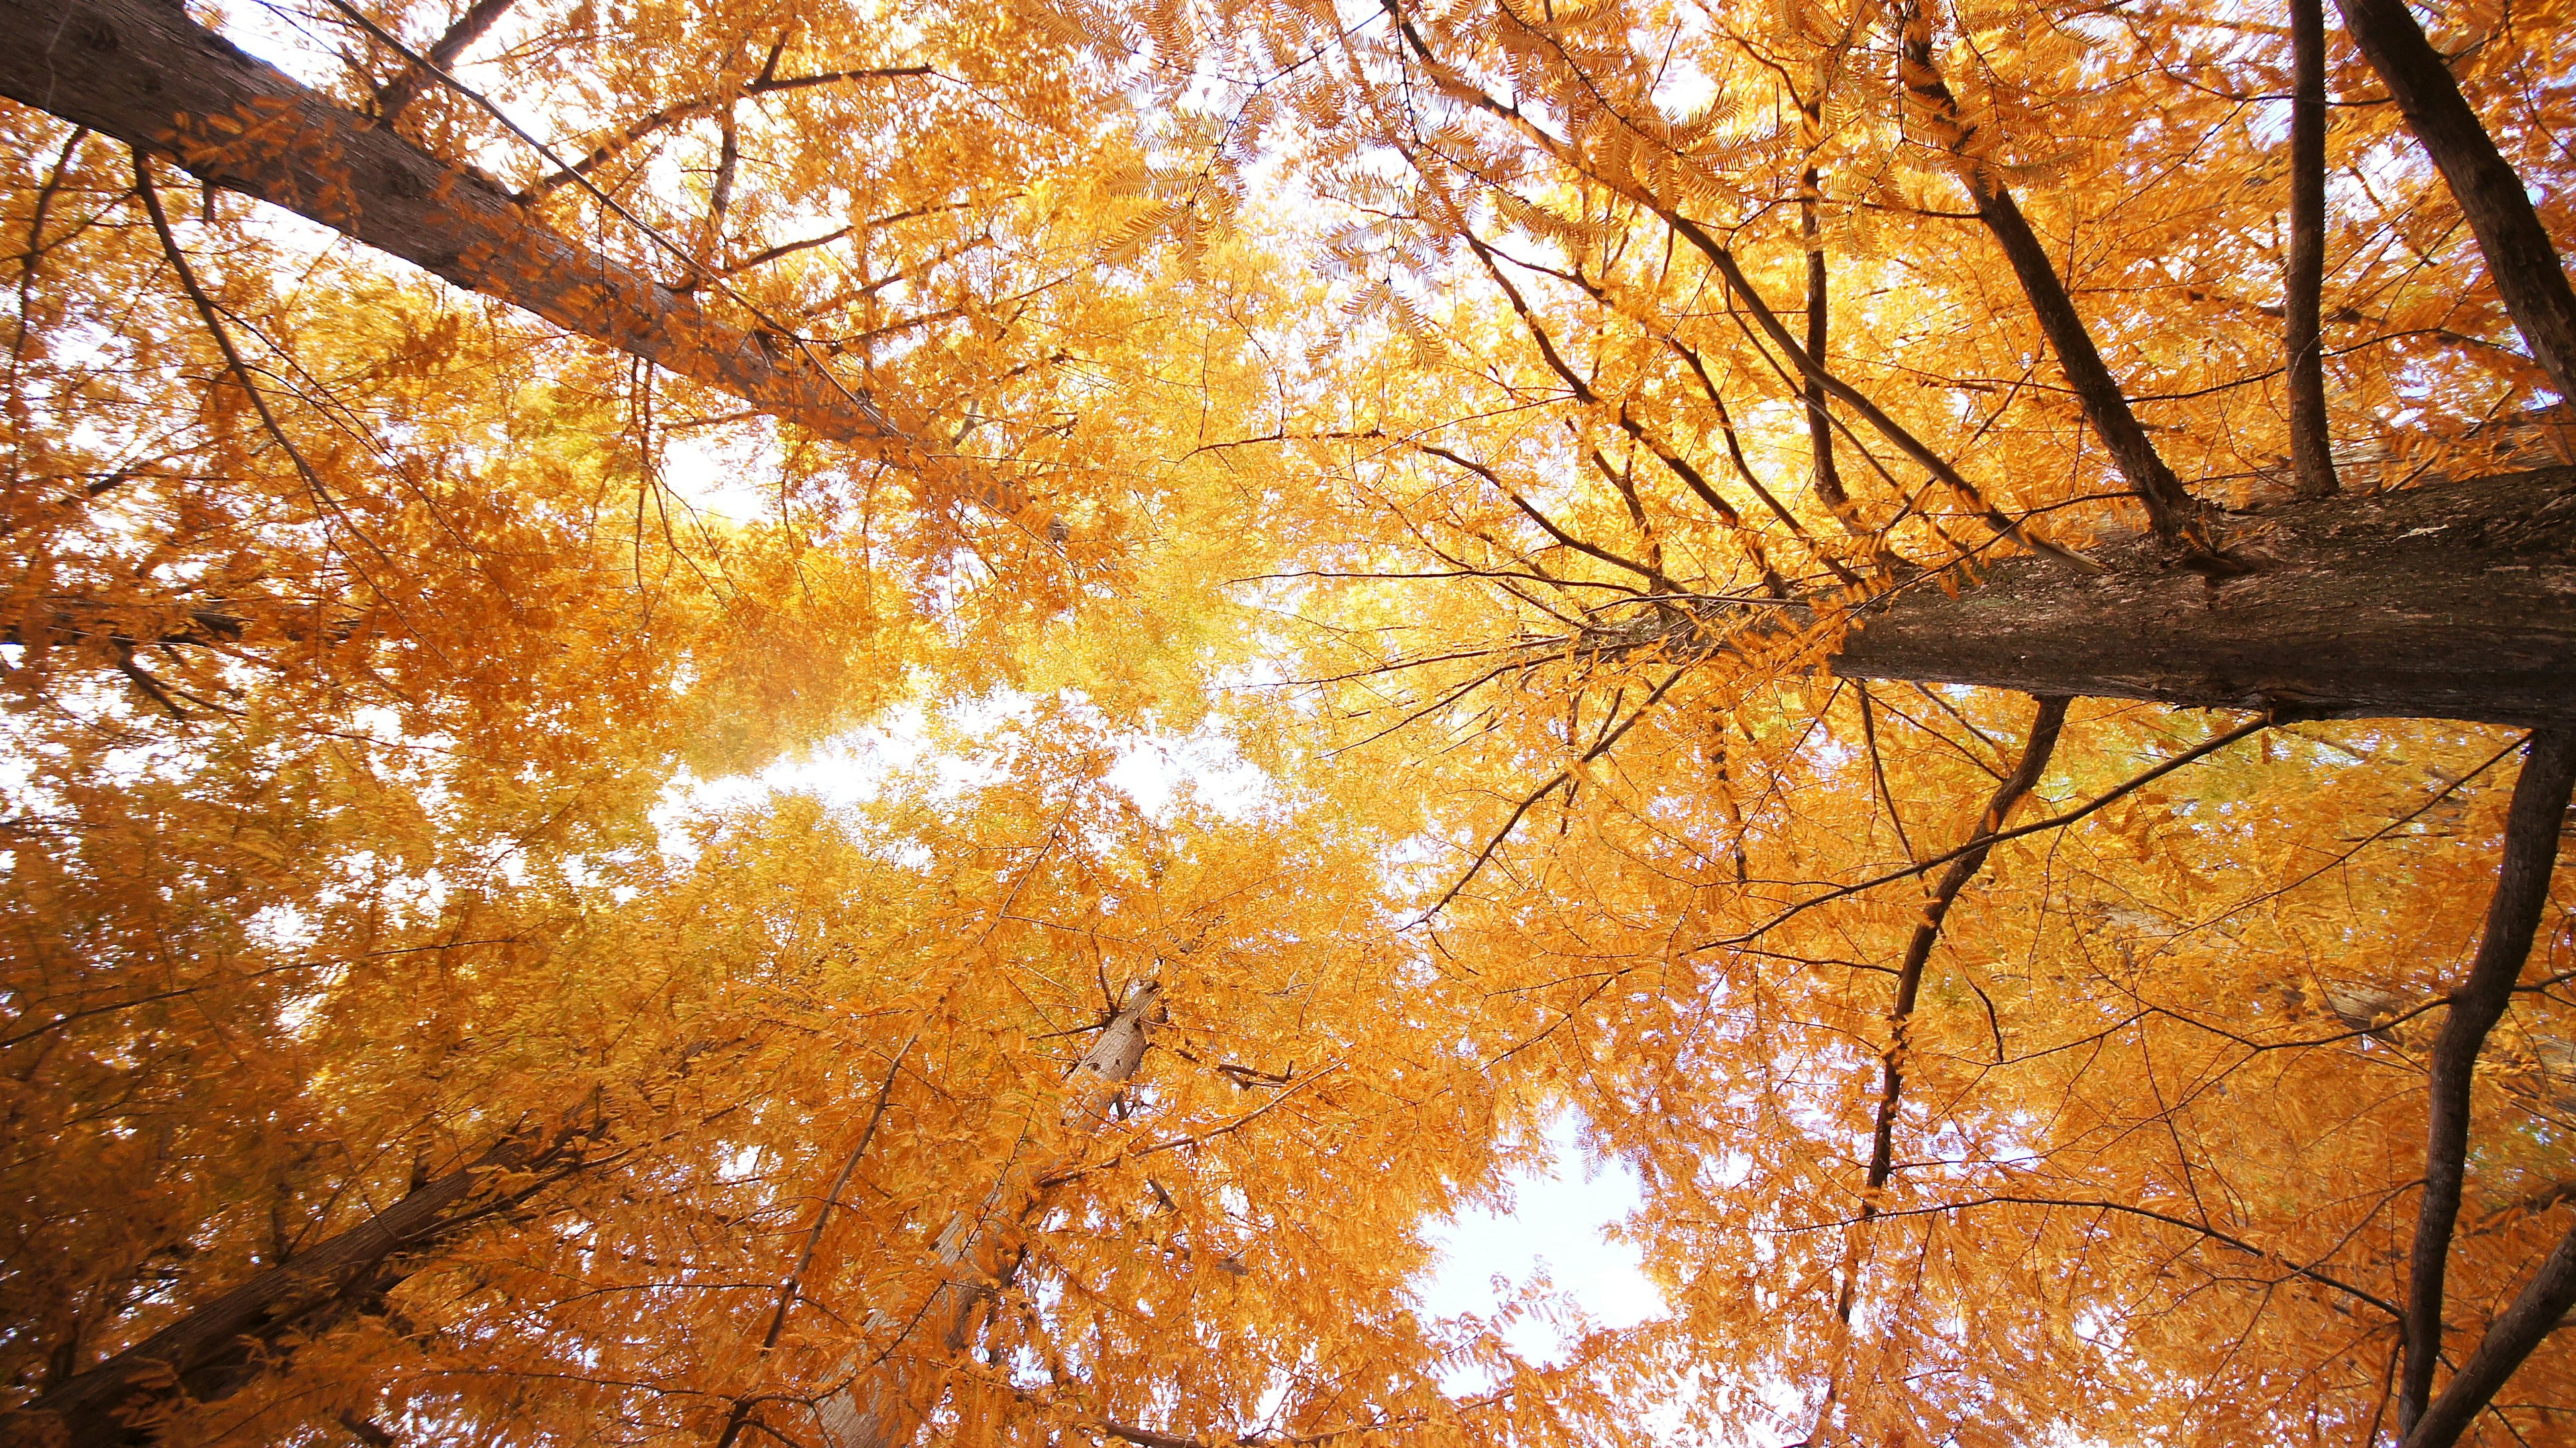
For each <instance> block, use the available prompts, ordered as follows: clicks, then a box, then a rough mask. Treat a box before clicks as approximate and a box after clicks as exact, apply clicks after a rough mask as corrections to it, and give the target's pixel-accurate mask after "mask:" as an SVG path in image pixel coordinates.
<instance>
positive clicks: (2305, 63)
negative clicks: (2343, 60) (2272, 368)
mask: <svg viewBox="0 0 2576 1448" xmlns="http://www.w3.org/2000/svg"><path fill="white" fill-rule="evenodd" d="M2290 48H2291V57H2292V58H2291V72H2292V74H2291V92H2292V93H2291V97H2290V248H2289V257H2288V263H2289V276H2288V278H2287V282H2286V285H2285V287H2284V289H2283V295H2282V298H2281V301H2282V307H2281V312H2282V319H2281V347H2282V351H2283V353H2284V354H2285V363H2286V365H2287V367H2288V369H2289V384H2290V467H2291V472H2292V475H2293V476H2294V477H2295V478H2296V480H2297V487H2298V493H2299V496H2301V497H2306V498H2322V497H2325V496H2327V495H2329V494H2331V493H2333V492H2334V491H2335V467H2334V450H2333V446H2332V441H2331V438H2330V436H2329V434H2328V433H2327V430H2326V367H2325V347H2324V345H2323V342H2322V339H2321V334H2320V332H2319V330H2318V326H2317V311H2318V307H2319V304H2320V299H2321V297H2322V295H2323V293H2324V290H2325V267H2326V21H2325V0H2290Z"/></svg>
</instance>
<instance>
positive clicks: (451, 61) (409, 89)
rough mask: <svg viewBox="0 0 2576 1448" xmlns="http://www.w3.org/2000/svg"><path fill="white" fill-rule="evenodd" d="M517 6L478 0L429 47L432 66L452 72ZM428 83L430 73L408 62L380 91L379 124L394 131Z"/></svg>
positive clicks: (511, 2)
mask: <svg viewBox="0 0 2576 1448" xmlns="http://www.w3.org/2000/svg"><path fill="white" fill-rule="evenodd" d="M516 3H518V0H474V4H473V6H472V7H471V8H469V9H468V10H466V12H465V13H464V14H463V15H460V16H458V17H457V18H456V23H455V24H453V25H451V26H449V27H447V33H446V34H445V35H442V36H440V37H438V43H437V44H436V45H433V46H431V47H430V48H429V63H430V64H431V65H433V66H435V67H437V68H438V69H440V70H448V69H452V68H453V67H454V66H455V64H456V59H457V57H458V56H461V55H463V54H464V53H465V47H467V46H469V45H472V44H473V43H474V42H475V41H478V40H480V39H482V38H483V32H485V31H487V30H490V29H491V28H492V27H493V26H494V25H495V24H497V23H499V21H500V19H501V17H502V16H504V15H507V14H509V13H510V7H511V6H512V5H514V4H516ZM428 82H429V72H428V71H426V70H424V69H422V68H421V67H419V66H416V65H413V64H411V63H410V62H409V61H405V62H404V63H403V68H402V73H401V74H400V75H397V76H395V77H394V78H393V79H392V80H389V81H387V82H385V83H384V84H383V85H382V86H379V87H377V89H376V124H377V125H380V126H383V127H384V128H386V129H387V130H391V129H393V124H394V118H395V117H397V116H400V115H401V114H402V113H403V110H404V108H405V107H407V106H409V105H410V104H411V103H412V102H413V101H415V100H417V99H419V98H420V88H421V87H422V86H423V85H426V84H428Z"/></svg>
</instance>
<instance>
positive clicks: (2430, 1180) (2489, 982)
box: [2397, 727, 2576, 1442]
mask: <svg viewBox="0 0 2576 1448" xmlns="http://www.w3.org/2000/svg"><path fill="white" fill-rule="evenodd" d="M2571 788H2576V730H2571V729H2568V728H2565V727H2560V728H2556V729H2543V730H2540V731H2539V732H2537V733H2535V734H2533V735H2532V738H2531V752H2530V754H2529V756H2528V757H2527V758H2525V759H2524V760H2523V764H2522V777H2521V778H2520V779H2518V780H2516V781H2515V782H2514V787H2513V806H2512V808H2511V809H2510V810H2508V811H2507V813H2506V816H2505V826H2504V862H2503V865H2502V866H2501V867H2500V868H2499V869H2498V870H2497V872H2496V887H2495V894H2494V895H2493V896H2492V897H2491V898H2490V899H2489V900H2488V902H2487V919H2486V928H2485V930H2484V932H2483V933H2482V934H2481V935H2480V936H2479V938H2478V953H2477V958H2476V959H2475V960H2473V961H2471V962H2470V964H2469V978H2468V979H2467V980H2465V981H2463V982H2461V984H2460V987H2459V989H2457V990H2455V991H2453V992H2451V996H2450V1004H2451V1010H2450V1016H2449V1018H2448V1019H2447V1020H2445V1021H2444V1022H2443V1023H2442V1034H2441V1035H2440V1036H2439V1037H2438V1038H2436V1039H2435V1041H2434V1043H2433V1059H2432V1064H2431V1067H2430V1072H2431V1076H2432V1098H2431V1103H2430V1107H2429V1109H2428V1111H2427V1112H2426V1125H2425V1135H2426V1141H2425V1146H2424V1191H2423V1195H2422V1196H2421V1197H2420V1198H2419V1199H2418V1206H2417V1210H2416V1216H2415V1242H2414V1247H2413V1250H2412V1251H2411V1253H2410V1254H2409V1255H2410V1258H2411V1261H2410V1262H2409V1265H2408V1269H2407V1279H2406V1323H2405V1328H2406V1371H2405V1374H2404V1376H2403V1377H2402V1378H2401V1379H2400V1380H2399V1386H2398V1391H2397V1428H2398V1432H2399V1433H2401V1434H2403V1435H2405V1436H2406V1438H2407V1440H2408V1441H2409V1442H2412V1441H2413V1440H2414V1436H2415V1430H2416V1426H2417V1422H2418V1420H2419V1419H2421V1418H2422V1417H2423V1416H2424V1410H2425V1405H2426V1404H2427V1403H2428V1402H2429V1401H2430V1400H2431V1398H2432V1394H2433V1369H2434V1368H2435V1367H2436V1366H2437V1365H2438V1363H2439V1362H2440V1359H2441V1356H2442V1283H2443V1277H2444V1275H2445V1274H2446V1273H2447V1271H2448V1270H2449V1266H2450V1258H2451V1234H2452V1229H2453V1228H2454V1227H2455V1226H2456V1225H2457V1224H2458V1222H2459V1217H2460V1189H2461V1186H2462V1184H2463V1181H2464V1179H2465V1178H2466V1176H2467V1174H2468V1156H2469V1093H2470V1087H2471V1084H2472V1077H2473V1076H2474V1075H2475V1073H2476V1071H2477V1064H2478V1053H2479V1052H2480V1051H2481V1050H2483V1049H2484V1048H2485V1046H2486V1040H2487V1033H2488V1032H2489V1031H2492V1030H2494V1029H2495V1024H2496V1022H2497V1021H2500V1020H2502V1019H2504V1012H2505V1007H2506V1006H2508V1005H2511V1004H2512V1003H2513V988H2514V983H2515V982H2516V981H2519V980H2520V979H2521V978H2522V967H2523V962H2524V961H2526V960H2528V959H2529V958H2530V956H2531V941H2532V937H2533V935H2534V934H2535V933H2537V932H2538V930H2539V928H2540V913H2541V911H2542V909H2543V908H2544V907H2546V906H2547V905H2548V903H2549V880H2550V876H2551V875H2552V874H2553V873H2554V872H2555V871H2556V869H2557V865H2558V831H2559V828H2560V826H2561V825H2562V824H2563V823H2564V822H2565V820H2566V818H2567V798H2568V794H2569V791H2570V789H2571ZM2499 1381H2501V1380H2499ZM2481 1401H2483V1400H2481ZM2471 1411H2472V1412H2474V1411H2475V1408H2474V1406H2473V1407H2472V1408H2471Z"/></svg>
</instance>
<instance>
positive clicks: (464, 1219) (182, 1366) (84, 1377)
mask: <svg viewBox="0 0 2576 1448" xmlns="http://www.w3.org/2000/svg"><path fill="white" fill-rule="evenodd" d="M582 1135H583V1132H582V1130H581V1129H580V1126H579V1124H578V1123H577V1122H565V1123H561V1124H558V1125H555V1126H552V1127H539V1126H526V1127H522V1128H520V1129H519V1130H517V1131H514V1132H512V1133H511V1134H510V1135H509V1136H507V1137H505V1138H503V1139H502V1140H501V1141H500V1142H499V1143H498V1144H497V1145H495V1146H493V1147H492V1148H491V1149H490V1150H488V1151H486V1152H484V1153H483V1154H482V1155H481V1156H479V1157H477V1158H475V1159H474V1160H473V1161H472V1162H471V1163H468V1164H467V1165H465V1166H461V1167H458V1168H457V1169H456V1170H454V1171H451V1172H449V1173H447V1174H446V1175H445V1176H442V1177H439V1178H438V1179H436V1180H434V1181H432V1182H429V1183H428V1184H426V1185H424V1186H422V1187H421V1188H419V1189H418V1190H416V1191H414V1192H412V1193H411V1194H410V1195H409V1196H406V1197H404V1198H403V1199H402V1200H401V1201H399V1202H396V1203H394V1204H393V1205H392V1206H390V1207H387V1208H386V1209H385V1210H383V1211H381V1212H379V1213H377V1214H376V1215H374V1216H372V1217H370V1218H368V1219H367V1220H365V1221H363V1222H360V1223H359V1224H358V1225H356V1226H354V1227H351V1228H349V1229H348V1230H347V1231H344V1232H341V1233H340V1234H338V1235H337V1236H334V1237H331V1238H329V1239H328V1240H326V1241H323V1242H321V1243H319V1244H318V1245H316V1246H313V1247H310V1248H307V1249H305V1250H304V1251H302V1252H299V1253H297V1254H296V1255H295V1259H294V1261H292V1262H291V1263H289V1264H287V1265H284V1266H280V1267H273V1268H271V1269H269V1270H268V1271H266V1272H263V1273H261V1274H259V1275H258V1276H256V1277H253V1278H252V1279H250V1280H249V1281H248V1282H245V1283H243V1284H242V1285H240V1286H239V1287H236V1288H234V1289H232V1290H231V1291H230V1292H227V1293H224V1294H223V1295H222V1296H220V1297H217V1298H215V1299H213V1300H212V1301H209V1302H207V1303H205V1304H204V1305H203V1306H200V1307H198V1308H196V1309H195V1310H193V1311H191V1312H190V1313H189V1314H188V1315H187V1316H185V1317H183V1318H181V1319H179V1320H178V1321H177V1322H174V1323H172V1324H171V1325H170V1326H168V1327H165V1328H163V1329H162V1330H160V1331H159V1332H156V1333H154V1334H152V1336H150V1337H148V1338H145V1339H144V1340H143V1341H141V1342H139V1343H136V1344H135V1345H134V1346H132V1347H130V1348H127V1349H126V1350H125V1351H123V1352H120V1353H118V1354H117V1355H115V1356H114V1357H111V1358H109V1359H108V1360H107V1361H105V1362H102V1363H100V1364H98V1365H97V1366H95V1367H93V1368H90V1369H89V1370H88V1371H86V1372H83V1373H81V1374H80V1375H79V1376H77V1377H74V1378H73V1379H71V1380H70V1381H69V1382H67V1383H64V1384H63V1385H62V1386H61V1387H59V1388H56V1389H55V1390H53V1391H52V1392H50V1393H47V1394H45V1395H44V1396H43V1397H40V1398H38V1399H36V1400H35V1401H34V1402H32V1403H30V1404H28V1405H27V1407H26V1408H25V1409H24V1410H23V1412H24V1414H25V1418H24V1419H22V1422H25V1421H28V1420H34V1421H41V1417H40V1415H47V1414H50V1415H52V1417H53V1418H54V1419H55V1422H56V1424H57V1425H58V1427H59V1429H60V1431H62V1432H63V1433H64V1434H66V1435H67V1437H66V1439H65V1440H64V1441H65V1442H66V1444H67V1448H107V1445H129V1444H144V1443H149V1442H151V1441H152V1438H153V1429H152V1427H151V1426H150V1422H151V1415H152V1414H153V1412H154V1410H155V1409H156V1408H157V1407H158V1406H159V1405H161V1404H163V1403H166V1402H167V1401H168V1400H169V1399H170V1398H171V1397H172V1396H173V1395H174V1394H177V1393H184V1394H186V1395H188V1396H190V1397H194V1398H217V1397H222V1396H224V1395H225V1394H228V1393H230V1392H232V1391H233V1390H234V1389H235V1388H238V1387H240V1386H241V1385H242V1384H243V1383H244V1382H246V1381H248V1380H249V1379H250V1377H251V1376H252V1375H253V1374H254V1373H256V1372H257V1371H259V1369H260V1368H261V1366H263V1365H264V1364H266V1363H269V1362H271V1361H274V1360H275V1359H277V1358H278V1357H281V1356H283V1355H284V1354H285V1353H286V1352H287V1351H288V1350H289V1347H290V1345H291V1343H292V1342H293V1341H296V1340H300V1339H303V1338H308V1337H311V1336H313V1335H315V1334H316V1333H318V1332H320V1331H322V1330H323V1329H324V1328H326V1327H328V1326H329V1325H330V1324H332V1323H333V1322H336V1321H338V1320H339V1319H341V1318H342V1317H345V1316H347V1315H349V1314H351V1313H356V1312H365V1311H368V1310H370V1309H371V1308H372V1307H373V1306H374V1305H375V1304H376V1303H378V1302H380V1301H382V1299H383V1297H384V1295H385V1294H386V1293H387V1292H389V1291H391V1290H392V1289H393V1287H394V1286H395V1285H396V1284H397V1283H399V1282H401V1281H402V1279H403V1277H404V1276H405V1275H406V1269H405V1268H404V1267H403V1266H402V1265H401V1264H400V1262H399V1261H398V1260H397V1259H398V1257H400V1256H401V1255H402V1254H406V1253H411V1252H416V1251H418V1250H420V1249H421V1248H423V1247H426V1246H429V1245H431V1244H432V1243H435V1242H438V1241H440V1240H442V1239H444V1238H446V1237H449V1236H452V1235H454V1234H455V1233H456V1232H458V1231H460V1230H462V1229H464V1228H465V1227H467V1226H470V1225H472V1224H473V1223H475V1222H477V1221H480V1220H482V1219H483V1218H485V1217H487V1216H489V1215H490V1214H491V1213H492V1212H493V1211H495V1210H497V1209H500V1208H504V1207H508V1206H511V1205H514V1204H516V1203H518V1202H522V1201H525V1200H526V1199H527V1198H529V1197H530V1196H533V1195H535V1194H536V1193H537V1192H538V1191H540V1190H542V1189H543V1188H544V1187H546V1186H548V1185H551V1184H552V1183H554V1182H555V1181H558V1180H560V1179H562V1177H564V1176H565V1175H567V1174H569V1173H570V1172H573V1171H577V1170H579V1169H580V1168H581V1166H582V1158H581V1157H580V1155H579V1153H578V1151H577V1149H576V1148H577V1145H578V1141H579V1138H580V1137H581V1136H582ZM515 1173H530V1174H532V1175H530V1176H526V1177H522V1178H519V1179H517V1180H516V1181H515V1182H514V1183H513V1185H511V1186H510V1187H509V1188H508V1189H507V1190H506V1191H504V1192H500V1193H494V1192H491V1191H489V1190H487V1189H488V1188H489V1187H491V1186H492V1185H493V1184H495V1183H496V1182H499V1181H501V1180H503V1179H504V1177H505V1175H507V1174H515ZM138 1419H140V1420H141V1421H139V1422H138V1421H137V1420H138Z"/></svg>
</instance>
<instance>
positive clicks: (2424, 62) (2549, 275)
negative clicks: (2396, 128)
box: [2335, 0, 2576, 398]
mask: <svg viewBox="0 0 2576 1448" xmlns="http://www.w3.org/2000/svg"><path fill="white" fill-rule="evenodd" d="M2335 3H2336V4H2337V5H2338V6H2339V7H2341V8H2342V10H2343V21H2344V28H2345V29H2346V30H2347V31H2349V32H2350V33H2351V35H2352V39H2353V43H2354V44H2355V45H2357V46H2359V47H2360V49H2361V54H2362V58H2363V59H2365V60H2368V61H2369V62H2370V68H2371V69H2372V70H2375V71H2377V72H2378V73H2379V78H2380V79H2381V80H2382V81H2384V82H2386V83H2387V86H2388V93H2389V94H2390V95H2392V96H2394V97H2395V98H2396V100H2397V107H2398V109H2399V110H2401V111H2403V112H2404V113H2405V115H2406V124H2407V127H2408V128H2409V129H2410V130H2412V131H2414V133H2415V139H2416V140H2418V141H2420V142H2422V143H2423V146H2424V150H2425V152H2426V154H2428V155H2430V156H2431V157H2432V158H2433V164H2434V166H2435V167H2437V168H2439V169H2440V171H2441V173H2442V179H2443V180H2444V181H2446V182H2448V183H2449V184H2450V187H2451V195H2452V197H2453V199H2455V200H2457V201H2458V202H2459V203H2460V211H2461V214H2462V215H2464V216H2466V217H2467V218H2468V222H2469V230H2470V231H2471V232H2472V233H2473V234H2474V235H2475V236H2476V237H2477V239H2478V250H2479V251H2480V252H2481V253H2483V254H2484V255H2485V257H2486V262H2487V275H2488V276H2490V277H2491V278H2493V279H2494V281H2495V286H2496V291H2497V292H2498V293H2499V294H2500V295H2501V296H2503V298H2504V305H2505V310H2506V311H2507V312H2509V313H2511V314H2512V316H2513V324H2514V326H2515V327H2516V328H2517V329H2519V330H2520V331H2521V333H2522V337H2523V340H2524V341H2525V342H2527V343H2529V344H2530V346H2531V353H2532V356H2533V357H2535V358H2537V359H2538V360H2539V362H2540V365H2541V368H2542V369H2543V370H2544V371H2546V372H2547V373H2548V374H2549V378H2550V381H2551V382H2552V383H2553V384H2555V385H2556V387H2557V389H2558V395H2559V396H2561V397H2570V398H2576V292H2571V291H2570V290H2569V288H2568V285H2567V270H2566V267H2565V266H2564V265H2563V264H2562V263H2561V261H2560V260H2559V256H2558V248H2557V247H2556V246H2554V245H2553V244H2551V242H2550V240H2549V232H2548V229H2547V228H2546V227H2544V226H2542V225H2541V222H2540V213H2539V212H2538V211H2535V210H2534V209H2533V208H2532V205H2531V195H2530V193H2529V192H2527V191H2525V190H2524V189H2523V184H2522V178H2521V177H2520V176H2519V175H2517V174H2515V172H2514V169H2513V167H2512V166H2511V165H2510V164H2508V163H2507V162H2506V161H2505V159H2504V156H2503V154H2502V153H2500V152H2498V151H2497V150H2496V144H2495V138H2494V137H2492V136H2490V135H2488V134H2487V128H2486V127H2485V125H2483V124H2482V123H2480V121H2479V120H2478V115H2477V112H2476V111H2474V110H2471V109H2470V108H2469V102H2468V98H2467V97H2465V96H2463V95H2462V94H2461V93H2460V85H2459V82H2458V81H2456V80H2454V79H2452V77H2451V71H2450V68H2449V67H2448V66H2446V65H2444V64H2443V63H2442V57H2441V54H2440V52H2438V51H2436V50H2434V49H2433V43H2432V42H2431V41H2429V40H2427V39H2425V38H2424V28H2423V27H2422V26H2420V25H2418V24H2416V23H2415V16H2414V14H2413V12H2411V11H2409V10H2408V9H2407V8H2406V0H2335Z"/></svg>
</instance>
